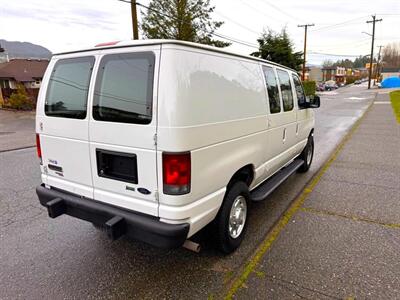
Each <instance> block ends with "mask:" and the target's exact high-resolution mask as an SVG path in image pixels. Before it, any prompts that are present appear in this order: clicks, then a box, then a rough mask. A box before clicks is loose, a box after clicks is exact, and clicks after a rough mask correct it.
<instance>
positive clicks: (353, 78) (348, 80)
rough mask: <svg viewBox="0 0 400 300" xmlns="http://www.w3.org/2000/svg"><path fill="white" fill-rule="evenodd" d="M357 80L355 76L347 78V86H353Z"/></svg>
mask: <svg viewBox="0 0 400 300" xmlns="http://www.w3.org/2000/svg"><path fill="white" fill-rule="evenodd" d="M356 80H357V79H356V78H355V77H354V76H347V77H346V84H352V83H354V82H355V81H356Z"/></svg>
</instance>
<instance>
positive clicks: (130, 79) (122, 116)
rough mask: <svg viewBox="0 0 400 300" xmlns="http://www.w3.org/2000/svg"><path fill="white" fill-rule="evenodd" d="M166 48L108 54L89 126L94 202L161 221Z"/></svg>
mask: <svg viewBox="0 0 400 300" xmlns="http://www.w3.org/2000/svg"><path fill="white" fill-rule="evenodd" d="M159 59H160V46H159V45H158V46H139V47H131V48H116V49H107V50H102V51H101V55H100V62H99V67H98V72H97V77H96V83H95V87H94V96H93V105H92V114H91V116H90V122H89V140H90V157H91V167H92V176H93V187H94V199H96V200H98V201H102V202H106V203H108V204H112V205H116V206H119V207H123V208H126V209H129V210H134V211H139V212H142V213H146V214H150V215H154V216H158V194H157V161H156V143H155V137H156V129H157V126H156V125H157V80H156V78H158V67H156V66H158V64H159Z"/></svg>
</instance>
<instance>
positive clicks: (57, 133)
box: [36, 54, 95, 198]
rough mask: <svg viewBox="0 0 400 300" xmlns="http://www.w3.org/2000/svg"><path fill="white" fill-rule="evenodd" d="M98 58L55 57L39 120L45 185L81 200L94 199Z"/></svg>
mask: <svg viewBox="0 0 400 300" xmlns="http://www.w3.org/2000/svg"><path fill="white" fill-rule="evenodd" d="M94 64H95V57H94V56H93V55H90V54H87V55H86V56H82V54H80V55H78V54H74V55H69V56H61V57H54V58H53V59H52V61H51V63H50V65H49V69H48V71H47V72H46V76H45V79H44V84H43V86H42V89H43V90H41V92H40V95H39V99H38V109H37V118H36V122H37V123H36V132H37V133H38V134H39V136H40V143H41V150H42V162H43V172H44V179H46V180H44V182H45V183H46V184H47V185H49V186H52V187H56V188H60V189H63V190H66V191H69V192H71V193H75V194H78V195H81V196H85V197H89V198H92V197H93V183H92V174H91V167H90V157H89V155H90V154H89V140H88V128H89V114H88V110H87V102H88V94H89V86H90V84H91V82H92V80H91V77H93V74H92V73H93V72H92V71H93V67H94Z"/></svg>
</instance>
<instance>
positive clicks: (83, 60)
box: [45, 56, 94, 119]
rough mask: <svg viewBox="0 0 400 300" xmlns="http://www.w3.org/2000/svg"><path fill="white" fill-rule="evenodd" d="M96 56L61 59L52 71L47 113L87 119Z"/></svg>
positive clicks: (53, 115)
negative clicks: (88, 99)
mask: <svg viewBox="0 0 400 300" xmlns="http://www.w3.org/2000/svg"><path fill="white" fill-rule="evenodd" d="M93 64H94V57H92V56H88V57H79V58H67V59H60V60H59V61H57V62H56V64H55V65H54V68H53V70H52V72H51V76H50V80H49V85H48V88H47V93H46V103H45V113H46V115H47V116H51V117H62V118H72V119H85V118H86V110H87V98H88V90H89V82H90V76H91V74H92V69H93Z"/></svg>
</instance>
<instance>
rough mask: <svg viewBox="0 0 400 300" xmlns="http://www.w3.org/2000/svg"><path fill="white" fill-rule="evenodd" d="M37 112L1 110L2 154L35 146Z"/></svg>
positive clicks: (0, 135)
mask: <svg viewBox="0 0 400 300" xmlns="http://www.w3.org/2000/svg"><path fill="white" fill-rule="evenodd" d="M34 131H35V112H30V111H11V110H3V109H0V152H2V151H9V150H13V149H21V148H26V147H31V146H34V145H35V135H34Z"/></svg>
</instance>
